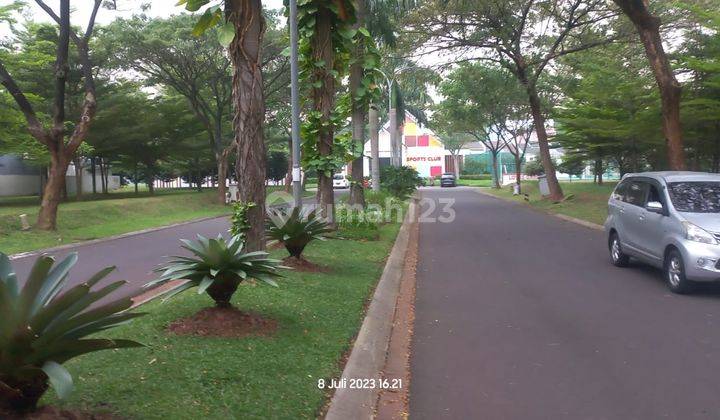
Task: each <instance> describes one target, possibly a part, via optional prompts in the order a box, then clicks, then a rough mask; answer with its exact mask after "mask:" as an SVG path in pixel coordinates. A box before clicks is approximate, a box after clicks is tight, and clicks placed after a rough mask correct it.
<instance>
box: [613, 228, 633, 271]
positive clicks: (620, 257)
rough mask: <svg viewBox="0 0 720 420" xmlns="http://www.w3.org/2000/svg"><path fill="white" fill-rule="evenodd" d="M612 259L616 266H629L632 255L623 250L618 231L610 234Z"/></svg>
mask: <svg viewBox="0 0 720 420" xmlns="http://www.w3.org/2000/svg"><path fill="white" fill-rule="evenodd" d="M610 259H611V260H612V263H613V265H614V266H616V267H627V266H628V263H629V262H630V257H629V256H628V255H627V254H625V253H623V251H622V245H620V238H619V237H618V235H617V233H613V234H612V235H611V236H610Z"/></svg>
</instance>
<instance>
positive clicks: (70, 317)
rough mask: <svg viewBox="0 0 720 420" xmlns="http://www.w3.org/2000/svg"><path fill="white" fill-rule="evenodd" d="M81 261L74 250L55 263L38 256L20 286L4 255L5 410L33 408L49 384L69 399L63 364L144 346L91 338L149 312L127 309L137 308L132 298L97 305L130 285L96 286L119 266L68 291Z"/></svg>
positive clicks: (1, 402)
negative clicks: (89, 355)
mask: <svg viewBox="0 0 720 420" xmlns="http://www.w3.org/2000/svg"><path fill="white" fill-rule="evenodd" d="M77 259H78V257H77V254H76V253H72V254H70V255H69V256H67V257H66V258H65V259H64V260H62V261H61V262H60V263H59V264H57V265H54V263H55V259H54V258H52V257H49V256H45V255H43V256H41V257H39V258H38V259H37V260H36V261H35V264H34V265H33V267H32V270H31V271H30V274H29V275H28V278H27V280H26V281H25V284H24V285H23V286H22V288H20V285H19V284H18V280H17V275H16V274H15V271H14V270H13V268H12V264H11V263H10V259H9V258H8V257H7V255H5V254H3V253H0V414H2V412H3V411H6V412H7V411H10V412H22V411H26V410H32V409H34V408H35V407H36V406H37V403H38V400H39V399H40V397H42V395H43V394H44V393H45V391H47V389H48V386H49V385H52V386H53V388H54V389H55V391H56V392H57V394H58V396H60V398H65V397H67V396H68V395H69V394H70V392H71V391H72V388H73V381H72V376H70V373H69V372H68V371H67V370H66V369H65V368H64V367H63V366H62V364H63V363H65V362H66V361H67V360H70V359H72V358H74V357H77V356H80V355H83V354H86V353H90V352H94V351H99V350H106V349H117V348H124V347H139V346H142V345H141V344H139V343H137V342H135V341H131V340H110V339H103V338H86V337H87V336H89V335H92V334H95V333H97V332H100V331H104V330H107V329H109V328H113V327H115V326H118V325H120V324H124V323H125V322H128V321H129V320H131V319H132V318H135V317H138V316H141V315H144V314H142V313H130V312H126V311H127V310H128V309H129V308H130V307H131V306H132V299H131V298H129V297H126V298H122V299H118V300H115V301H112V302H109V303H104V304H97V302H98V301H100V300H101V299H103V298H104V297H106V296H108V295H109V294H110V293H112V292H114V291H115V290H117V289H118V288H120V287H121V286H122V285H123V284H125V282H124V281H116V282H113V283H111V284H109V285H107V286H105V287H102V288H100V289H99V290H92V288H93V286H95V285H96V284H97V283H98V282H99V281H100V280H102V279H103V278H104V277H105V276H107V275H108V273H110V272H111V271H112V270H113V269H114V268H115V267H108V268H105V269H103V270H102V271H100V272H98V273H97V274H95V275H94V276H92V277H91V278H90V279H88V280H87V281H86V282H85V283H82V284H79V285H77V286H74V287H71V288H70V289H68V290H67V291H65V292H63V288H64V286H65V284H66V283H67V281H68V274H69V272H70V269H72V267H73V266H74V265H75V263H76V262H77ZM48 382H49V384H48Z"/></svg>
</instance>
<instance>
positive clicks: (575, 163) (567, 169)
mask: <svg viewBox="0 0 720 420" xmlns="http://www.w3.org/2000/svg"><path fill="white" fill-rule="evenodd" d="M586 166H587V162H586V161H585V160H584V159H583V158H582V156H576V155H566V156H565V158H564V159H563V161H562V162H560V164H558V166H557V170H558V171H560V172H562V173H565V174H568V175H572V176H580V175H582V174H583V172H584V171H585V167H586Z"/></svg>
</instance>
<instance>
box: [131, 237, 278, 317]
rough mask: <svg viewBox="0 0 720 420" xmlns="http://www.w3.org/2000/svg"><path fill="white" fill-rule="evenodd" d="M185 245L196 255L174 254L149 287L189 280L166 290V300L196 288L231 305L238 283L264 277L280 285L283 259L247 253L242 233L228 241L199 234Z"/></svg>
mask: <svg viewBox="0 0 720 420" xmlns="http://www.w3.org/2000/svg"><path fill="white" fill-rule="evenodd" d="M181 242H182V243H183V245H182V248H184V249H186V250H188V251H190V252H191V253H192V254H193V256H190V257H187V256H174V257H172V258H174V259H173V260H171V261H169V262H168V263H167V264H165V265H164V266H163V267H161V268H158V269H157V270H155V271H156V272H159V273H161V274H160V277H158V278H157V279H156V280H153V281H151V282H150V283H148V284H147V285H146V286H145V287H153V286H158V285H162V284H165V283H168V282H169V281H172V280H186V281H185V282H181V283H179V284H177V285H175V286H174V287H172V288H171V289H170V290H168V291H166V292H165V295H166V299H169V298H170V297H172V296H175V295H177V294H178V293H181V292H184V291H185V290H188V289H190V288H192V287H197V288H198V294H202V293H203V292H207V294H208V295H209V296H210V297H211V298H212V299H213V300H214V301H215V304H216V305H217V306H219V307H228V306H231V304H230V299H231V298H232V295H233V294H234V293H235V291H236V290H237V288H238V285H239V284H240V283H241V282H242V281H244V280H247V279H257V280H261V281H263V282H265V283H267V284H269V285H271V286H275V287H277V283H275V281H274V280H273V278H275V277H279V276H280V274H279V273H278V266H279V261H277V260H273V259H270V258H267V257H268V253H267V252H263V251H256V252H247V253H246V252H244V251H243V248H244V245H245V240H244V238H243V236H242V235H237V236H233V237H232V238H231V239H230V240H229V241H226V240H225V239H224V238H223V237H222V236H221V235H218V237H217V239H207V238H205V237H202V236H200V235H198V239H197V240H196V241H189V240H186V239H183V240H181Z"/></svg>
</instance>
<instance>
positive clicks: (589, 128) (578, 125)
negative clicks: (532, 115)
mask: <svg viewBox="0 0 720 420" xmlns="http://www.w3.org/2000/svg"><path fill="white" fill-rule="evenodd" d="M563 63H564V64H565V65H566V66H567V67H566V68H565V70H566V71H567V72H569V73H571V74H572V81H571V82H570V83H567V84H566V85H565V86H564V91H565V95H566V96H567V100H566V101H565V102H564V103H563V104H562V106H559V107H557V108H556V109H555V111H554V113H553V117H554V119H555V121H556V127H557V135H556V136H555V138H554V141H555V142H557V143H558V144H559V145H561V146H562V147H563V148H564V149H565V150H566V152H568V153H569V154H571V155H576V156H577V159H584V160H593V161H595V160H604V161H609V162H613V163H614V164H615V165H616V166H617V167H618V168H620V171H621V172H623V173H624V172H630V171H632V172H635V171H642V170H644V169H645V168H646V167H647V166H651V167H662V166H663V163H662V162H663V161H664V156H665V152H664V151H663V149H662V148H663V146H662V143H663V136H662V131H661V127H662V125H661V121H660V115H661V113H660V100H659V98H658V94H657V88H656V87H655V82H654V79H653V75H652V73H651V72H650V71H649V69H648V68H647V59H646V58H645V56H644V53H643V49H642V47H641V46H639V45H634V44H630V45H627V44H616V45H611V46H607V47H604V48H601V49H596V50H593V51H592V52H585V53H580V54H578V55H575V56H572V57H568V58H567V59H566V60H564V61H563Z"/></svg>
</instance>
